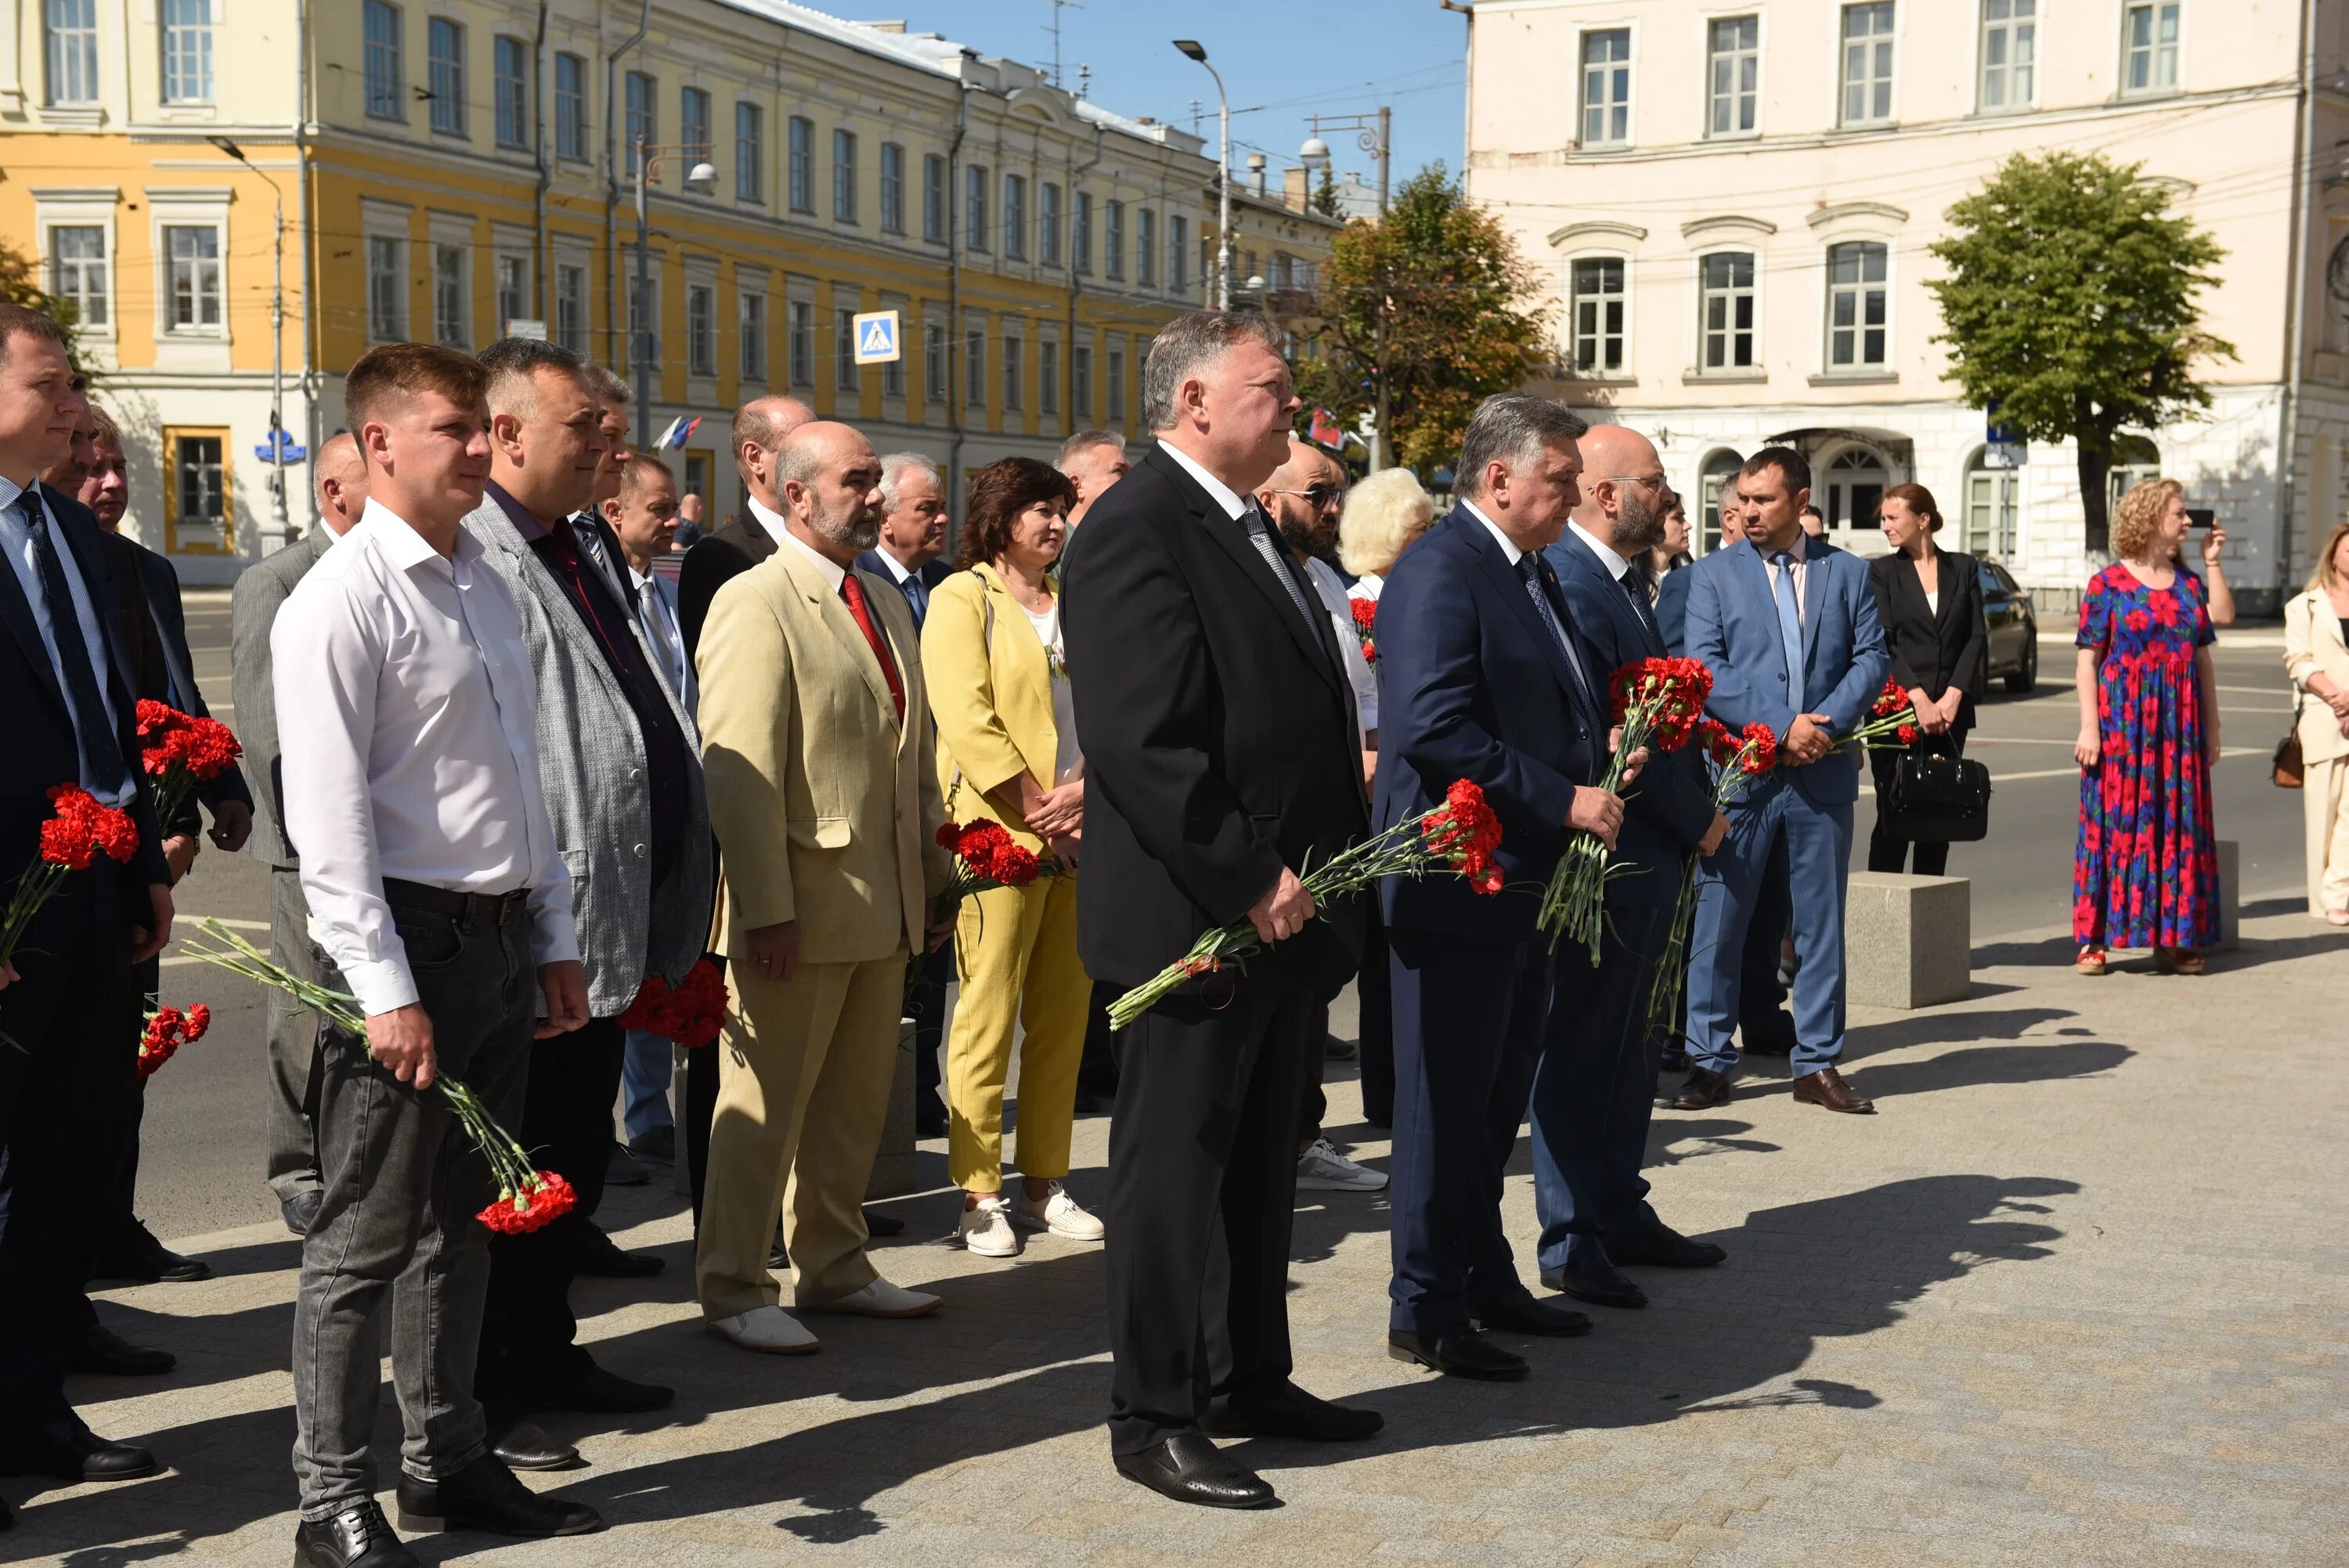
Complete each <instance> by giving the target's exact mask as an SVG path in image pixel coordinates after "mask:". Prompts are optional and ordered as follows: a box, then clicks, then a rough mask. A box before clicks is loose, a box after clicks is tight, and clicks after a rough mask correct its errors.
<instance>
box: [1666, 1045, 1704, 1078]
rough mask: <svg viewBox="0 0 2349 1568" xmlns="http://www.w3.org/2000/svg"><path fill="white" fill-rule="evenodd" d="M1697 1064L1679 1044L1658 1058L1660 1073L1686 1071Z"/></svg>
mask: <svg viewBox="0 0 2349 1568" xmlns="http://www.w3.org/2000/svg"><path fill="white" fill-rule="evenodd" d="M1695 1065H1696V1064H1695V1063H1694V1062H1692V1061H1691V1060H1689V1054H1688V1053H1687V1052H1686V1051H1684V1050H1682V1049H1681V1048H1680V1047H1678V1046H1674V1047H1671V1049H1669V1050H1667V1051H1665V1052H1664V1054H1663V1055H1662V1056H1660V1057H1657V1058H1656V1070H1657V1071H1658V1072H1660V1073H1684V1072H1686V1071H1688V1070H1689V1068H1692V1067H1694V1066H1695Z"/></svg>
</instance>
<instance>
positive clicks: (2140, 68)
mask: <svg viewBox="0 0 2349 1568" xmlns="http://www.w3.org/2000/svg"><path fill="white" fill-rule="evenodd" d="M2121 55H2122V59H2121V90H2122V91H2123V92H2132V93H2166V92H2174V91H2176V90H2177V88H2178V0H2129V4H2128V5H2127V7H2126V8H2125V9H2124V10H2123V11H2122V13H2121Z"/></svg>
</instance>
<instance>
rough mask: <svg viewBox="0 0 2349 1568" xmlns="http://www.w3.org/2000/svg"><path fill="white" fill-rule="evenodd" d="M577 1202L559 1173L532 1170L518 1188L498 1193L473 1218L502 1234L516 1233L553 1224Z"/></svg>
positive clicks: (574, 1194) (576, 1194)
mask: <svg viewBox="0 0 2349 1568" xmlns="http://www.w3.org/2000/svg"><path fill="white" fill-rule="evenodd" d="M577 1202H579V1194H578V1193H576V1192H574V1191H572V1189H571V1183H570V1182H568V1181H564V1179H563V1177H562V1175H561V1174H560V1173H559V1172H556V1171H533V1172H531V1175H530V1177H529V1179H528V1180H527V1181H523V1183H522V1185H521V1186H520V1187H519V1188H516V1189H512V1190H509V1191H502V1192H500V1193H499V1194H498V1196H497V1199H496V1201H495V1202H492V1203H491V1205H490V1206H489V1207H488V1208H486V1209H484V1210H482V1211H481V1212H480V1213H479V1214H477V1215H475V1216H474V1217H475V1218H476V1219H478V1220H480V1221H481V1223H483V1224H484V1225H487V1226H488V1227H489V1228H490V1229H492V1231H495V1232H497V1233H498V1234H500V1235H502V1236H519V1235H522V1234H523V1233H525V1232H528V1231H535V1230H539V1229H542V1228H543V1227H544V1226H547V1225H550V1224H553V1223H554V1222H555V1221H556V1220H558V1219H561V1218H562V1217H563V1216H564V1214H567V1213H569V1212H571V1210H572V1208H573V1207H574V1205H575V1204H576V1203H577Z"/></svg>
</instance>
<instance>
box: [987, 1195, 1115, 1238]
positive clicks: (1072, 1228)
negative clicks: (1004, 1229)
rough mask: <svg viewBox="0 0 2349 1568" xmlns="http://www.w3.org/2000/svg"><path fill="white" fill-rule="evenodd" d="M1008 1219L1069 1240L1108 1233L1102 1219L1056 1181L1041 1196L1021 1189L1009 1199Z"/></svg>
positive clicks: (1016, 1223) (1031, 1228) (1097, 1236)
mask: <svg viewBox="0 0 2349 1568" xmlns="http://www.w3.org/2000/svg"><path fill="white" fill-rule="evenodd" d="M1011 1222H1012V1223H1013V1224H1015V1225H1021V1226H1025V1227H1026V1228H1027V1229H1029V1230H1031V1231H1050V1232H1051V1233H1052V1234H1054V1235H1056V1236H1065V1237H1066V1238H1068V1239H1069V1240H1070V1241H1072V1242H1098V1241H1100V1240H1101V1239H1102V1237H1103V1236H1105V1235H1107V1234H1109V1232H1108V1231H1107V1230H1106V1229H1105V1228H1103V1226H1102V1222H1100V1221H1099V1220H1097V1219H1095V1218H1094V1217H1093V1216H1092V1214H1091V1213H1089V1212H1086V1210H1085V1206H1084V1205H1083V1204H1081V1203H1080V1202H1077V1201H1076V1200H1075V1199H1074V1198H1071V1197H1070V1196H1069V1191H1068V1189H1067V1188H1065V1187H1063V1186H1061V1184H1060V1183H1059V1182H1058V1181H1055V1182H1053V1183H1052V1190H1051V1191H1049V1192H1047V1193H1045V1194H1044V1196H1043V1197H1042V1198H1040V1199H1032V1198H1030V1197H1029V1196H1028V1190H1027V1189H1026V1188H1024V1187H1023V1188H1021V1189H1020V1190H1019V1196H1018V1197H1017V1198H1014V1199H1013V1200H1012V1201H1011Z"/></svg>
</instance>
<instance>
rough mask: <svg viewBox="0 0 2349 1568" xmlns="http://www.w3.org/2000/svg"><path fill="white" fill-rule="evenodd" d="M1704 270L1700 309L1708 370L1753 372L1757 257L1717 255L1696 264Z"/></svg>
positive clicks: (1702, 360)
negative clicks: (1751, 370) (1755, 268)
mask: <svg viewBox="0 0 2349 1568" xmlns="http://www.w3.org/2000/svg"><path fill="white" fill-rule="evenodd" d="M1697 264H1698V265H1699V266H1701V267H1702V269H1703V273H1702V284H1701V292H1700V300H1699V306H1698V308H1699V309H1700V310H1701V311H1702V339H1703V348H1702V357H1701V358H1700V360H1699V361H1698V364H1699V366H1700V368H1702V369H1705V370H1750V369H1752V368H1753V366H1754V253H1753V252H1751V251H1716V252H1714V253H1713V254H1712V255H1709V256H1706V257H1705V258H1704V259H1703V260H1702V261H1701V262H1699V263H1697Z"/></svg>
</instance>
